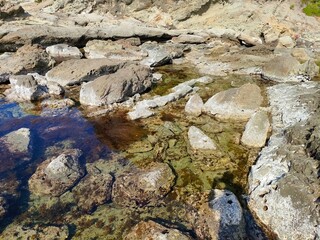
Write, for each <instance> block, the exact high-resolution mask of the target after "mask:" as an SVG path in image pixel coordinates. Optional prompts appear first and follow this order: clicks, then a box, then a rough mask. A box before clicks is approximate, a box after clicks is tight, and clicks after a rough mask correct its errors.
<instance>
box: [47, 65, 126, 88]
mask: <svg viewBox="0 0 320 240" xmlns="http://www.w3.org/2000/svg"><path fill="white" fill-rule="evenodd" d="M123 64H124V63H123V62H119V61H115V60H109V59H71V60H68V61H64V62H62V63H61V64H59V65H58V66H56V67H54V68H53V69H52V70H50V71H49V72H47V73H46V77H47V80H48V81H53V82H57V83H59V84H60V85H61V86H67V85H73V84H77V83H81V82H88V81H92V80H94V79H95V78H97V77H99V76H101V75H104V74H110V73H113V72H115V71H116V70H118V69H119V68H121V67H122V66H123Z"/></svg>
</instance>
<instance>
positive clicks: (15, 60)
mask: <svg viewBox="0 0 320 240" xmlns="http://www.w3.org/2000/svg"><path fill="white" fill-rule="evenodd" d="M0 45H1V44H0ZM49 64H50V61H49V56H48V54H47V53H46V52H45V51H44V50H43V49H42V48H41V47H40V46H39V45H36V44H35V45H32V46H30V45H25V46H23V47H21V48H19V49H18V51H17V52H16V53H14V54H10V55H7V56H6V57H5V58H0V83H4V82H8V81H9V76H10V75H21V74H27V73H29V72H35V71H36V72H39V73H44V72H45V71H47V70H48V68H49Z"/></svg>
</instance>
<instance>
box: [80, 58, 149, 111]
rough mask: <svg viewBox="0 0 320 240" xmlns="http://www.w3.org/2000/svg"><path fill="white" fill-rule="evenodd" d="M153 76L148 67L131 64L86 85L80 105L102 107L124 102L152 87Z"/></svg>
mask: <svg viewBox="0 0 320 240" xmlns="http://www.w3.org/2000/svg"><path fill="white" fill-rule="evenodd" d="M151 84H152V75H151V71H150V69H149V68H148V67H145V66H141V65H137V64H131V65H128V66H126V67H124V68H121V69H119V70H118V71H117V72H115V73H113V74H109V75H105V76H101V77H99V78H97V79H96V80H94V81H92V82H89V83H85V84H83V85H82V87H81V90H80V103H81V104H84V105H92V106H101V105H106V104H111V103H115V102H122V101H124V100H126V99H127V98H129V97H131V96H133V95H135V94H137V93H142V92H144V91H145V90H146V89H147V88H149V87H151Z"/></svg>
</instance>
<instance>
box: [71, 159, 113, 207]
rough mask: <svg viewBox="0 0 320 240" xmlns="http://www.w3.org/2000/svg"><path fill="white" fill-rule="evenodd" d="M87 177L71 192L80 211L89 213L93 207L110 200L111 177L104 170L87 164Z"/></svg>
mask: <svg viewBox="0 0 320 240" xmlns="http://www.w3.org/2000/svg"><path fill="white" fill-rule="evenodd" d="M87 171H88V173H87V175H86V176H85V177H84V178H82V179H81V181H80V182H79V184H77V186H76V187H75V188H74V189H73V190H72V192H73V194H74V196H75V199H76V201H77V205H78V207H79V208H80V209H81V210H84V211H87V212H90V211H91V210H92V209H93V208H94V207H97V206H99V205H102V204H104V203H106V202H108V201H110V200H111V192H112V183H113V177H112V176H111V175H110V174H109V172H106V171H105V170H104V169H100V168H98V167H96V166H95V165H93V164H87Z"/></svg>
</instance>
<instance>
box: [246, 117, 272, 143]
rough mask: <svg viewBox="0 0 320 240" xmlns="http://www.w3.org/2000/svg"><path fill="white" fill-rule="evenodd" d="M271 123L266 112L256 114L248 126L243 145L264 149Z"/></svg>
mask: <svg viewBox="0 0 320 240" xmlns="http://www.w3.org/2000/svg"><path fill="white" fill-rule="evenodd" d="M269 128H270V122H269V119H268V114H267V113H266V112H265V111H259V112H256V113H254V114H253V115H252V116H251V118H250V119H249V121H248V123H247V124H246V128H245V130H244V133H243V135H242V137H241V143H242V144H244V145H246V146H249V147H263V146H264V145H265V143H266V140H267V136H268V131H269Z"/></svg>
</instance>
